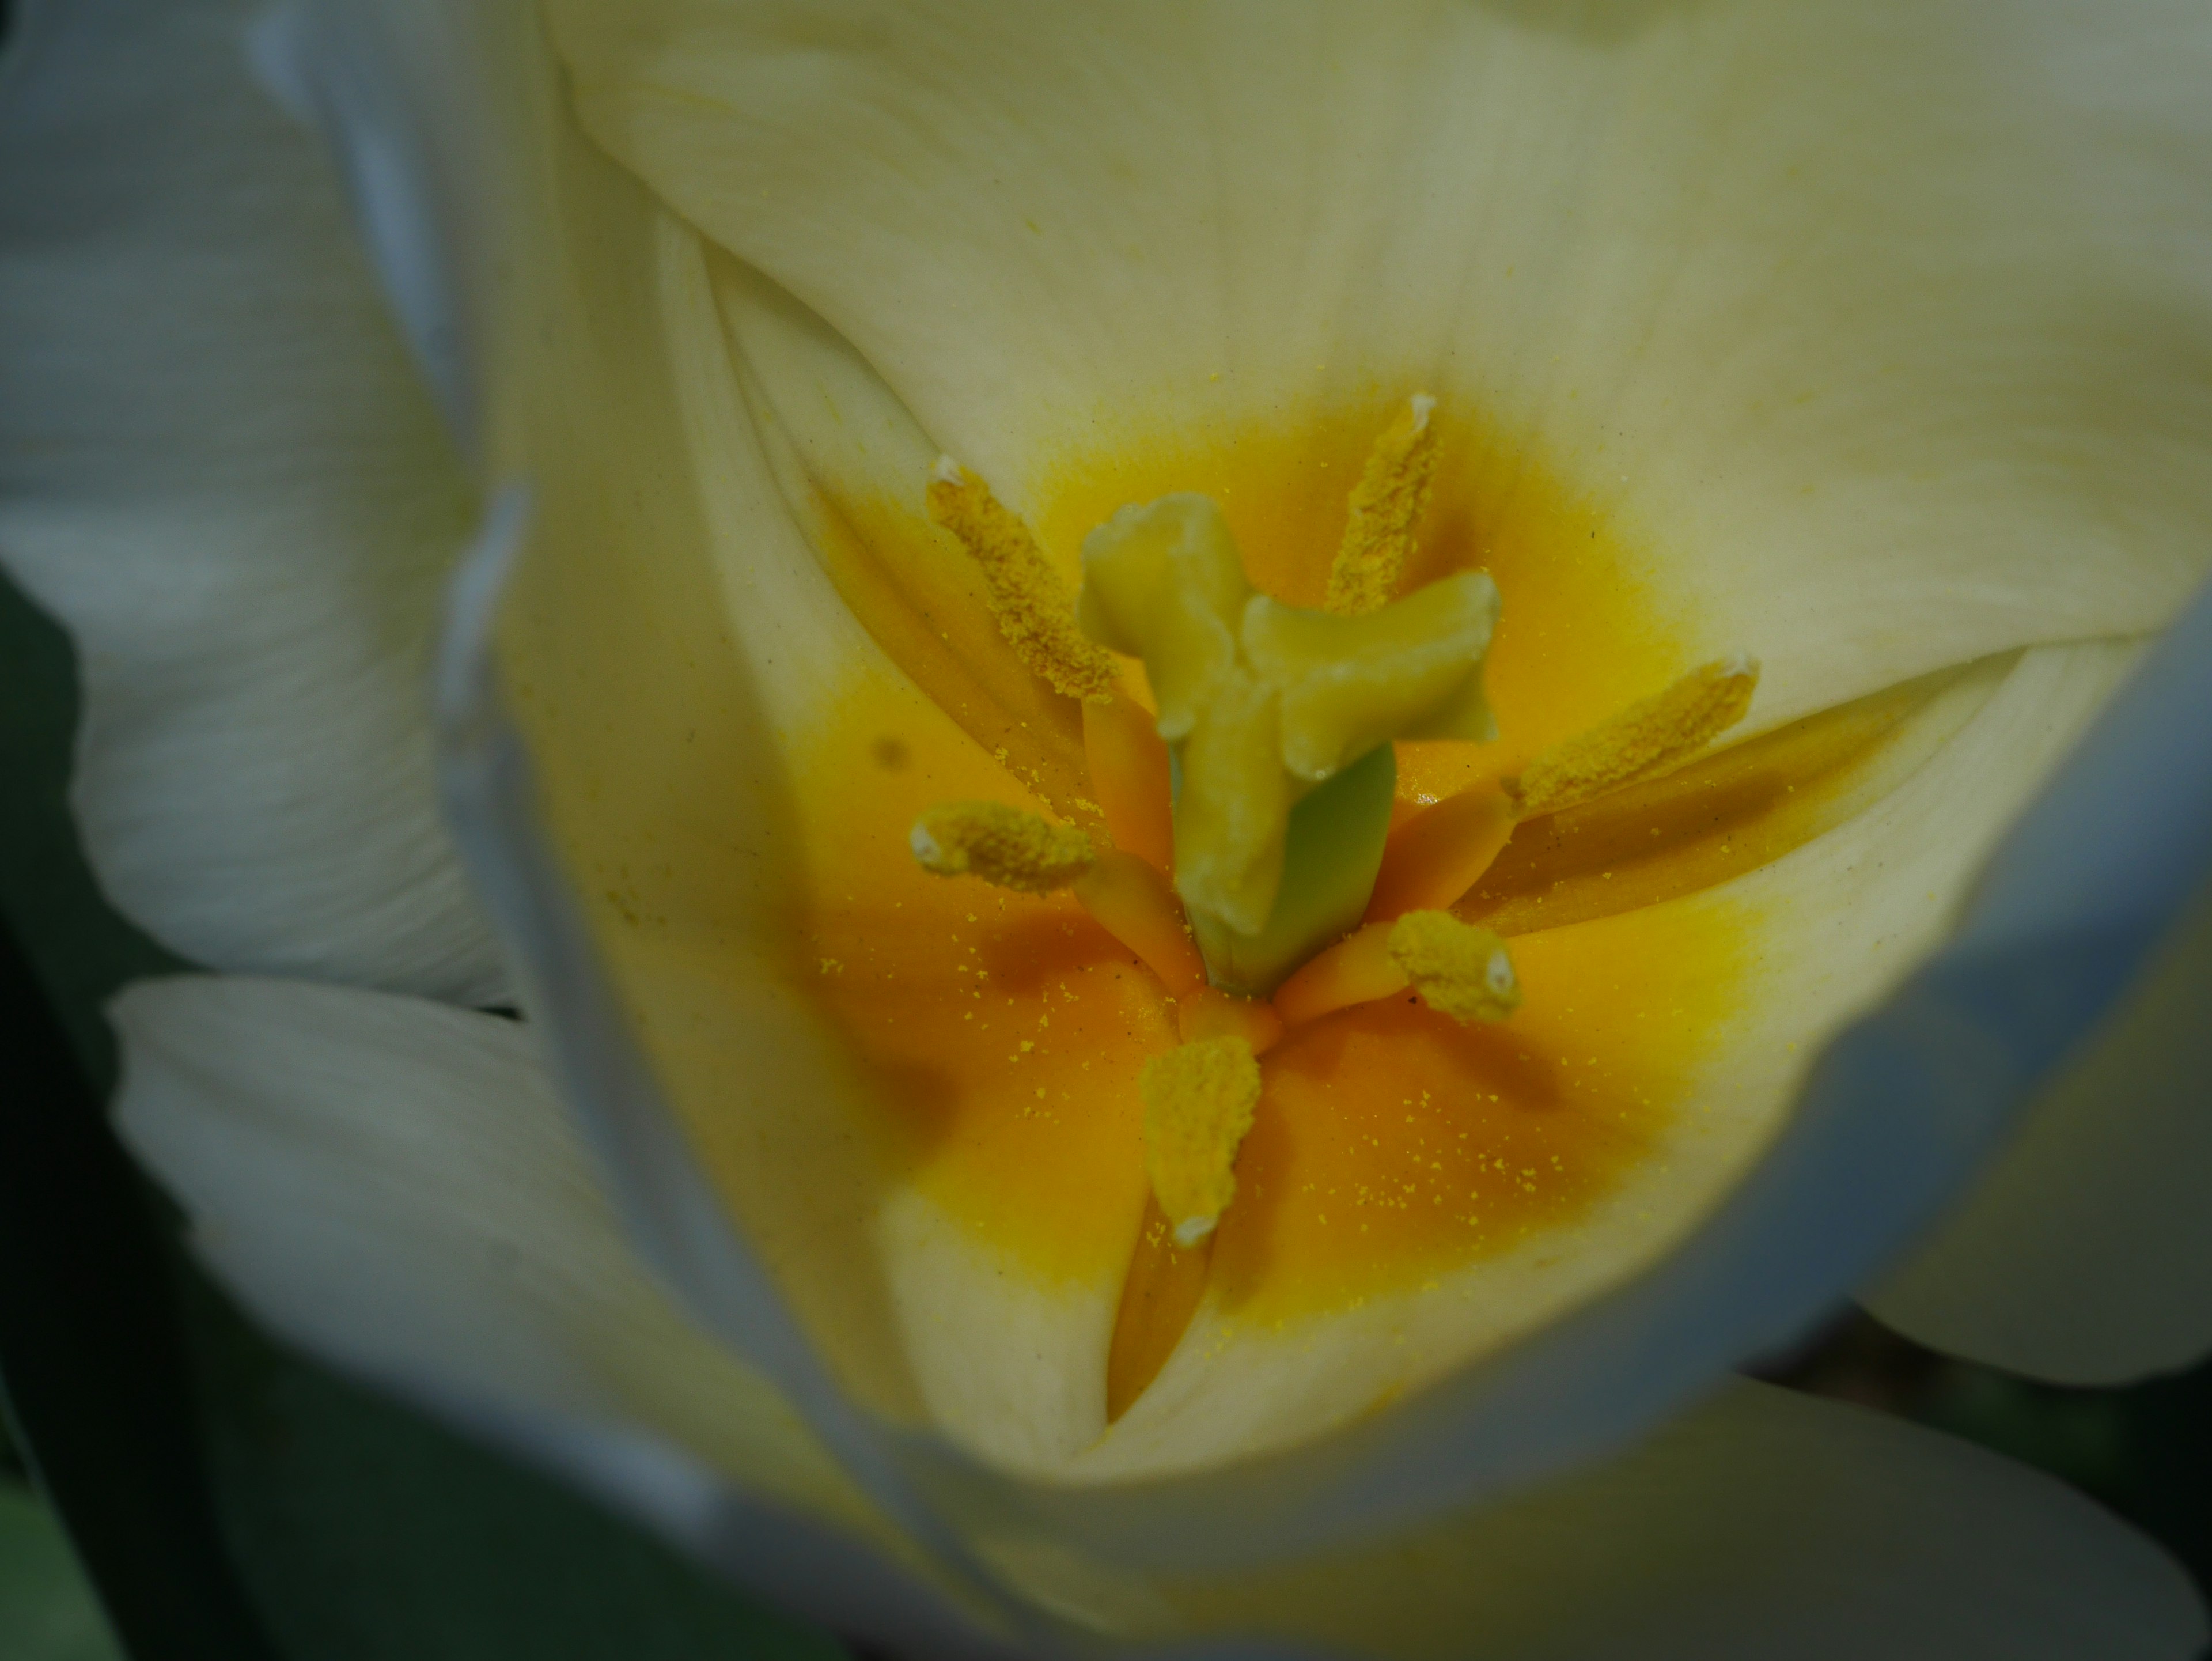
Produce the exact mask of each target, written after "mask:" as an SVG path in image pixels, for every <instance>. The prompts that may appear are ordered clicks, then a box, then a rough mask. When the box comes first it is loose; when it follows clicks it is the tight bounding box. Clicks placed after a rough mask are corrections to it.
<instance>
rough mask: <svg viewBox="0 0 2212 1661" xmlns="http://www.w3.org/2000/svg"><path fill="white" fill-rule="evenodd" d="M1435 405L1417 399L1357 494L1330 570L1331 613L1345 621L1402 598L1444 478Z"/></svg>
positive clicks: (1381, 446) (1383, 443)
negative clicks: (1439, 475) (1433, 486)
mask: <svg viewBox="0 0 2212 1661" xmlns="http://www.w3.org/2000/svg"><path fill="white" fill-rule="evenodd" d="M1436 407H1437V401H1436V399H1433V398H1431V397H1430V396H1429V395H1428V394H1427V393H1426V392H1416V393H1414V394H1413V397H1412V398H1411V399H1408V400H1407V405H1406V408H1405V409H1404V410H1403V411H1401V412H1400V414H1399V416H1398V418H1397V419H1396V420H1395V421H1394V422H1392V423H1390V424H1389V426H1388V427H1387V428H1385V429H1383V435H1382V436H1381V437H1380V438H1378V439H1376V441H1375V448H1374V449H1373V451H1371V452H1370V453H1369V455H1368V458H1367V465H1366V467H1365V469H1364V471H1363V472H1361V473H1360V475H1359V483H1358V484H1357V485H1355V486H1354V487H1353V489H1352V502H1351V508H1350V511H1349V512H1348V513H1347V514H1346V518H1345V524H1344V540H1343V541H1342V542H1340V544H1338V545H1337V550H1336V559H1335V561H1334V563H1332V564H1331V565H1330V567H1329V569H1328V599H1327V604H1328V609H1329V610H1330V611H1334V612H1336V613H1338V614H1339V615H1340V616H1343V617H1358V616H1360V615H1362V614H1363V613H1365V612H1368V611H1380V610H1381V609H1382V608H1383V606H1385V605H1389V602H1390V599H1391V598H1392V596H1394V595H1395V594H1396V593H1397V592H1398V585H1399V583H1400V581H1402V580H1403V578H1404V576H1405V574H1406V562H1407V560H1408V559H1409V558H1411V557H1412V556H1413V533H1414V532H1415V531H1416V530H1418V529H1419V526H1420V522H1421V514H1423V513H1424V512H1425V511H1426V510H1427V508H1428V505H1429V484H1430V481H1431V478H1433V477H1434V476H1435V473H1436V466H1437V433H1436V429H1435V428H1434V427H1433V426H1431V424H1430V422H1429V415H1430V412H1431V411H1433V410H1434V409H1435V408H1436Z"/></svg>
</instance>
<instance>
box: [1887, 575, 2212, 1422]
mask: <svg viewBox="0 0 2212 1661" xmlns="http://www.w3.org/2000/svg"><path fill="white" fill-rule="evenodd" d="M2207 709H2212V595H2201V596H2200V597H2199V598H2198V599H2197V602H2196V603H2195V604H2194V605H2192V606H2191V608H2190V610H2189V611H2188V612H2187V613H2186V614H2185V616H2184V617H2183V618H2182V619H2181V620H2180V621H2179V622H2178V623H2177V624H2175V625H2174V627H2173V628H2172V630H2170V631H2169V632H2168V634H2167V635H2166V637H2165V638H2164V639H2163V640H2161V641H2160V642H2159V643H2158V645H2157V647H2156V648H2155V649H2154V651H2153V652H2152V653H2151V654H2150V655H2149V657H2148V661H2147V662H2146V663H2145V665H2144V667H2143V670H2142V673H2141V675H2140V676H2139V677H2138V678H2136V680H2135V681H2134V682H2133V683H2132V684H2130V687H2129V689H2128V691H2126V692H2125V693H2124V695H2123V697H2121V698H2120V700H2119V701H2118V703H2115V704H2114V705H2113V707H2112V709H2110V710H2109V711H2108V712H2107V713H2106V716H2105V717H2104V719H2103V720H2102V721H2100V724H2099V726H2098V728H2097V731H2096V736H2095V738H2094V739H2093V741H2092V743H2090V744H2089V745H2085V746H2084V747H2083V750H2082V751H2081V754H2080V755H2078V756H2077V757H2075V759H2074V760H2073V761H2072V762H2071V763H2069V765H2068V767H2067V769H2066V770H2065V771H2064V772H2063V774H2062V775H2061V776H2059V777H2058V778H2057V780H2056V781H2055V782H2053V784H2052V786H2051V789H2050V790H2049V791H2048V792H2047V793H2046V794H2045V796H2044V797H2043V799H2042V800H2039V802H2037V803H2036V804H2035V806H2034V808H2033V811H2032V812H2030V813H2029V815H2028V816H2027V818H2025V819H2024V820H2023V821H2022V824H2021V830H2020V831H2019V832H2018V833H2017V834H2016V835H2015V838H2014V839H2013V845H2012V846H2011V847H2009V848H2008V853H2007V855H2006V856H2005V857H2004V858H2003V859H2002V860H2001V861H1999V862H1998V864H1997V865H1996V867H1995V868H1994V870H1993V872H1992V873H1991V875H1990V879H1988V881H1987V882H1985V883H1984V893H1983V895H1982V896H1981V897H1980V898H1979V900H1978V908H1977V909H1978V911H1979V912H1980V913H1982V914H1984V915H1983V916H1980V917H1979V918H1978V919H1977V921H1976V922H1975V923H1973V924H1970V928H1975V927H1978V928H1980V929H1982V930H1984V931H1985V932H1987V931H1995V932H1996V934H1997V937H1998V938H1999V939H2000V940H2006V941H2008V943H2009V944H2010V945H2011V946H2013V949H2014V953H2015V955H2017V956H2023V957H2024V956H2027V955H2030V954H2032V953H2034V952H2041V953H2042V954H2043V955H2044V956H2045V958H2047V959H2049V960H2050V961H2051V964H2052V965H2053V966H2052V968H2051V970H2047V971H2046V972H2047V973H2048V974H2049V975H2050V976H2051V977H2052V978H2053V979H2054V980H2056V981H2057V983H2058V984H2060V985H2063V984H2065V980H2064V978H2063V977H2065V975H2066V974H2067V972H2068V970H2069V968H2070V966H2071V964H2082V965H2086V966H2088V970H2089V972H2088V974H2087V976H2086V977H2083V976H2082V974H2081V970H2079V969H2075V970H2072V972H2073V973H2074V974H2075V976H2076V977H2081V978H2082V979H2083V980H2084V982H2085V983H2086V984H2088V985H2091V986H2098V985H2100V983H2102V984H2103V986H2104V988H2105V989H2107V990H2109V991H2110V992H2111V993H2112V1001H2111V1003H2110V1005H2109V1007H2100V1006H2099V1005H2097V1004H2094V1003H2091V1002H2088V1001H2085V1000H2083V999H2081V998H2076V999H2075V1000H2073V1001H2071V1007H2062V1008H2053V1007H2051V1005H2052V1000H2051V998H2050V997H2049V996H2048V995H2046V996H2045V998H2044V999H2043V1000H2042V1001H2041V1005H2040V1007H2039V1008H2038V1009H2037V1011H2036V1019H2033V1020H2032V1021H2021V1022H2019V1023H2017V1024H2015V1025H2013V1026H2012V1028H2011V1030H2009V1031H2005V1032H2004V1033H2003V1034H2002V1037H2003V1039H2004V1042H2003V1043H2002V1044H2000V1045H1999V1046H1997V1047H1996V1048H1994V1049H1992V1050H1990V1052H1988V1053H1987V1054H1985V1055H1984V1056H1980V1057H1978V1059H1977V1062H1976V1064H1975V1066H1974V1068H1973V1069H1972V1074H1970V1075H1969V1080H1967V1082H1969V1083H1970V1085H1971V1087H1972V1089H1973V1090H1976V1091H1984V1090H1994V1091H1996V1092H2000V1093H2002V1092H2006V1091H2007V1090H2008V1089H2009V1091H2010V1092H2012V1093H2014V1094H2015V1095H2016V1096H2018V1097H2019V1098H2021V1123H2020V1129H2019V1130H2018V1131H2017V1133H2016V1134H2015V1136H2014V1138H2013V1139H2012V1141H2010V1142H2009V1144H2008V1146H2007V1147H2005V1148H2004V1149H2003V1150H2002V1153H2001V1155H2000V1157H1999V1158H1998V1159H1996V1161H1995V1162H1994V1163H1993V1165H1992V1166H1991V1168H1990V1170H1989V1171H1988V1173H1987V1174H1986V1175H1985V1176H1984V1177H1983V1179H1982V1180H1981V1182H1980V1183H1979V1184H1978V1186H1977V1188H1976V1189H1974V1191H1973V1192H1972V1194H1971V1195H1970V1196H1968V1198H1967V1199H1966V1202H1964V1203H1963V1204H1961V1205H1960V1208H1958V1210H1957V1211H1956V1213H1955V1214H1954V1215H1953V1216H1952V1217H1950V1218H1949V1219H1948V1220H1947V1221H1946V1222H1945V1224H1944V1226H1942V1228H1941V1229H1939V1230H1938V1231H1937V1232H1936V1233H1935V1234H1934V1236H1933V1237H1932V1238H1930V1239H1929V1241H1928V1242H1927V1244H1926V1245H1925V1246H1924V1248H1923V1250H1920V1251H1919V1252H1918V1253H1917V1254H1916V1256H1913V1257H1912V1258H1911V1259H1910V1260H1909V1261H1908V1262H1906V1263H1905V1265H1904V1267H1903V1268H1902V1269H1901V1270H1900V1272H1899V1273H1898V1274H1897V1275H1894V1276H1893V1278H1892V1279H1891V1280H1890V1281H1889V1282H1888V1283H1887V1284H1886V1285H1884V1286H1882V1287H1880V1288H1878V1289H1877V1291H1876V1292H1875V1295H1874V1296H1873V1297H1872V1298H1871V1299H1869V1307H1870V1308H1872V1309H1873V1310H1874V1311H1875V1312H1876V1313H1877V1314H1879V1315H1880V1316H1881V1318H1882V1319H1883V1320H1885V1321H1887V1322H1889V1323H1891V1324H1892V1325H1893V1326H1895V1327H1897V1328H1899V1329H1900V1330H1902V1331H1905V1332H1907V1333H1910V1334H1911V1335H1913V1336H1914V1337H1916V1338H1918V1339H1919V1340H1921V1341H1922V1342H1924V1343H1929V1344H1932V1345H1934V1346H1936V1348H1942V1349H1946V1350H1948V1351H1950V1352H1952V1353H1953V1354H1960V1355H1967V1356H1972V1357H1973V1358H1974V1359H1976V1360H1982V1361H1987V1362H1990V1363H1991V1364H1993V1365H1995V1366H2003V1367H2008V1368H2010V1369H2012V1370H2014V1371H2015V1372H2026V1373H2030V1374H2033V1375H2034V1376H2036V1377H2039V1378H2051V1379H2054V1380H2057V1381H2058V1382H2061V1383H2065V1384H2115V1383H2119V1382H2123V1381H2124V1380H2128V1379H2131V1378H2140V1377H2142V1375H2144V1374H2145V1373H2149V1372H2162V1371H2167V1370H2171V1369H2174V1368H2178V1367H2182V1366H2188V1365H2190V1364H2191V1363H2193V1362H2195V1361H2197V1360H2199V1359H2200V1358H2201V1357H2202V1356H2203V1354H2205V1352H2206V1351H2207V1350H2208V1349H2212V1281H2208V1275H2212V1213H2208V1208H2207V1206H2206V1203H2205V1196H2206V1195H2207V1193H2208V1192H2212V1116H2208V1115H2207V1113H2206V1111H2205V1103H2206V1080H2207V1079H2208V1078H2212V1028H2208V1025H2207V1023H2206V1021H2205V1016H2204V1012H2205V1007H2206V997H2207V992H2208V989H2212V885H2208V879H2207V858H2208V855H2207V850H2208V849H2212V720H2208V718H2207V715H2206V713H2205V712H2206V711H2207ZM1915 1083H1916V1086H1917V1087H1920V1088H1923V1089H1925V1088H1930V1087H1936V1088H1940V1087H1941V1083H1940V1082H1939V1081H1936V1080H1928V1081H1925V1082H1923V1081H1920V1080H1916V1081H1915ZM1953 1088H1954V1091H1955V1090H1956V1088H1957V1081H1954V1082H1953Z"/></svg>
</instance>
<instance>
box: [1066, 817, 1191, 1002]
mask: <svg viewBox="0 0 2212 1661" xmlns="http://www.w3.org/2000/svg"><path fill="white" fill-rule="evenodd" d="M1073 886H1074V892H1075V897H1076V898H1077V899H1079V900H1080V901H1081V902H1082V903H1083V909H1084V910H1086V911H1088V912H1089V913H1090V914H1091V916H1093V917H1094V918H1096V919H1097V922H1098V926H1099V927H1100V928H1103V929H1104V930H1105V931H1106V932H1107V933H1108V934H1111V935H1112V936H1113V937H1114V938H1115V940H1119V941H1121V944H1122V945H1124V946H1127V947H1128V948H1129V950H1131V951H1132V952H1135V953H1136V954H1137V955H1138V956H1139V958H1143V959H1144V962H1145V967H1146V968H1147V969H1149V970H1152V973H1154V974H1155V975H1158V977H1160V983H1161V984H1162V985H1164V986H1165V987H1166V988H1167V990H1168V995H1169V996H1170V997H1171V998H1181V997H1183V996H1184V995H1187V994H1188V993H1191V992H1194V991H1196V990H1197V989H1199V988H1200V987H1202V986H1204V985H1205V984H1206V964H1205V963H1204V961H1203V960H1202V959H1201V958H1200V957H1199V955H1198V946H1197V945H1196V944H1195V943H1194V941H1193V940H1191V938H1190V929H1189V927H1188V925H1187V924H1186V923H1185V922H1183V920H1182V905H1181V904H1179V903H1178V902H1177V901H1176V897H1175V892H1174V891H1173V890H1172V889H1170V887H1169V886H1168V879H1167V878H1166V877H1165V876H1164V874H1162V873H1161V871H1160V869H1159V867H1157V866H1155V865H1152V864H1151V863H1150V862H1148V861H1145V860H1140V859H1139V858H1138V857H1137V856H1136V855H1134V854H1125V853H1123V852H1122V851H1121V849H1107V850H1106V852H1104V853H1103V854H1101V855H1098V856H1097V860H1096V861H1093V863H1092V865H1091V868H1090V869H1089V870H1088V871H1086V872H1085V873H1083V874H1082V875H1081V876H1080V877H1079V878H1077V879H1076V880H1075V883H1074V885H1073Z"/></svg>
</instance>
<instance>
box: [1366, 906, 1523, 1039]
mask: <svg viewBox="0 0 2212 1661" xmlns="http://www.w3.org/2000/svg"><path fill="white" fill-rule="evenodd" d="M1389 953H1390V961H1391V963H1392V964H1395V966H1396V967H1397V968H1398V970H1400V971H1401V973H1403V974H1404V976H1405V977H1406V978H1407V980H1408V981H1410V982H1411V983H1413V989H1414V990H1415V991H1417V992H1419V994H1420V995H1421V999H1422V1001H1424V1002H1425V1003H1426V1004H1427V1005H1428V1006H1429V1007H1430V1008H1431V1009H1433V1010H1435V1011H1436V1012H1437V1013H1439V1014H1442V1015H1449V1016H1450V1017H1451V1018H1452V1019H1454V1020H1455V1021H1457V1022H1459V1023H1460V1025H1462V1026H1464V1025H1467V1023H1468V1022H1469V1021H1502V1020H1504V1019H1505V1018H1506V1017H1507V1016H1508V1015H1510V1014H1511V1013H1513V1012H1514V1011H1515V1010H1516V1009H1517V1008H1519V1007H1520V1006H1521V983H1520V982H1519V980H1518V979H1517V978H1516V977H1515V975H1514V973H1513V958H1512V957H1511V955H1510V953H1508V952H1507V951H1506V949H1505V942H1504V940H1500V939H1499V938H1498V936H1497V935H1495V934H1492V933H1491V932H1490V931H1489V930H1488V929H1487V928H1477V927H1476V926H1475V925H1474V924H1473V923H1468V922H1461V921H1460V920H1459V919H1458V918H1457V917H1455V916H1452V915H1451V914H1450V913H1449V912H1448V911H1408V912H1407V914H1406V915H1405V916H1402V917H1401V918H1399V919H1398V921H1397V922H1394V923H1392V924H1391V925H1390V942H1389Z"/></svg>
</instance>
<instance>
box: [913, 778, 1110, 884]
mask: <svg viewBox="0 0 2212 1661" xmlns="http://www.w3.org/2000/svg"><path fill="white" fill-rule="evenodd" d="M907 845H908V847H909V848H911V849H913V850H914V857H915V861H916V862H917V863H918V864H920V866H921V868H922V869H923V870H925V871H928V872H933V873H935V874H936V875H938V876H940V877H981V879H983V880H984V881H985V882H987V883H990V884H992V885H994V886H995V887H999V888H1012V889H1015V890H1017V891H1019V892H1021V893H1024V894H1050V893H1054V892H1056V891H1059V890H1060V889H1063V888H1066V887H1069V886H1071V885H1073V884H1074V882H1075V881H1076V879H1078V878H1079V877H1081V876H1083V875H1084V874H1085V873H1086V872H1088V871H1089V870H1090V869H1091V867H1092V865H1094V864H1095V863H1096V862H1097V858H1098V855H1097V850H1096V849H1093V848H1092V847H1091V838H1090V837H1086V836H1085V835H1084V834H1083V832H1082V831H1079V830H1078V829H1077V828H1076V827H1075V826H1073V825H1072V824H1051V823H1049V822H1048V821H1047V820H1045V819H1042V818H1038V817H1037V816H1036V814H1035V813H1024V812H1022V810H1021V809H1020V808H1018V807H1009V806H1007V805H1006V803H1004V802H999V801H951V802H943V803H940V804H939V805H938V806H935V807H933V808H931V809H929V810H928V811H927V812H925V813H923V814H922V816H921V818H918V819H916V820H915V822H914V829H913V830H912V831H909V832H908V833H907Z"/></svg>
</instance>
